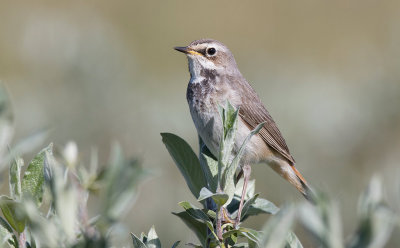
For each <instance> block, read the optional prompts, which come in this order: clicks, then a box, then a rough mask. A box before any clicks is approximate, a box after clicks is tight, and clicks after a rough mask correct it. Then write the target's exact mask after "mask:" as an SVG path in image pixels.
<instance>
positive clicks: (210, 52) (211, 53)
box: [207, 47, 217, 56]
mask: <svg viewBox="0 0 400 248" xmlns="http://www.w3.org/2000/svg"><path fill="white" fill-rule="evenodd" d="M216 52H217V50H215V48H214V47H210V48H208V49H207V54H208V55H210V56H213V55H214V54H215V53H216Z"/></svg>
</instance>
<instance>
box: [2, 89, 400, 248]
mask: <svg viewBox="0 0 400 248" xmlns="http://www.w3.org/2000/svg"><path fill="white" fill-rule="evenodd" d="M11 113H12V111H11V110H10V104H9V101H8V98H7V94H6V93H5V91H4V90H3V89H0V164H1V166H0V170H1V171H4V170H5V169H7V168H8V179H9V189H10V194H9V195H2V196H0V209H1V211H2V214H3V217H0V247H19V248H24V247H32V248H33V247H110V246H112V245H113V244H112V242H111V237H112V228H113V227H114V226H115V225H117V224H118V223H119V221H120V219H121V217H122V216H124V215H125V214H126V213H127V211H129V209H130V207H131V205H132V204H133V202H134V199H135V196H136V194H137V186H138V183H139V182H140V181H141V180H142V179H143V178H144V177H146V176H147V173H146V171H145V170H143V169H142V168H141V167H140V165H139V162H138V161H137V160H135V159H125V158H124V156H123V154H122V151H121V148H120V147H119V146H118V145H114V146H113V149H112V155H111V159H110V160H109V162H108V163H107V166H106V167H105V169H100V170H98V162H97V155H96V153H95V152H93V154H92V157H91V161H90V166H89V167H90V169H87V167H85V166H82V165H81V162H79V161H78V159H77V158H78V150H77V146H76V145H75V144H74V143H68V144H67V145H66V146H65V147H62V148H60V149H56V148H55V147H54V146H53V145H52V144H50V145H48V146H47V147H46V148H44V149H43V150H41V151H40V152H39V153H38V154H37V155H36V156H34V158H33V159H32V160H31V162H29V163H28V164H27V166H25V163H24V161H23V160H22V158H21V154H23V153H25V152H27V151H32V150H33V149H34V147H35V144H37V143H39V141H40V140H43V132H39V133H38V134H34V135H32V136H30V137H28V138H27V139H26V140H23V141H22V142H20V143H18V144H17V145H15V146H14V147H11V148H8V152H7V144H8V143H9V142H10V139H11V137H12V114H11ZM237 113H238V111H237V110H235V109H234V108H233V107H232V106H231V105H230V104H227V105H226V106H225V107H224V108H221V118H222V120H223V123H224V134H223V136H222V137H223V138H222V140H221V147H220V153H219V158H220V159H219V160H218V159H216V158H215V157H214V156H213V155H212V154H211V153H210V151H209V150H208V149H207V147H206V146H205V145H204V143H203V142H202V141H201V139H200V151H199V155H196V154H195V152H193V150H192V149H191V147H190V146H189V145H188V144H187V143H186V142H185V141H184V140H183V139H181V138H179V137H178V136H176V135H174V134H170V133H163V134H161V135H162V140H163V142H164V144H165V146H166V148H167V150H168V151H169V153H170V155H171V156H172V158H173V160H174V161H175V163H176V165H177V167H178V168H179V170H180V172H181V173H182V175H183V177H184V179H185V181H186V183H187V186H188V188H189V190H190V191H191V192H192V194H193V195H194V196H195V197H196V198H197V199H198V202H199V204H196V205H201V207H197V206H196V205H195V204H191V203H189V202H187V201H182V202H180V203H179V205H180V206H181V207H182V211H181V212H178V213H174V215H176V216H177V217H178V218H179V219H181V220H182V221H183V222H184V223H185V225H187V226H188V227H189V228H190V229H191V230H192V231H193V232H194V233H195V234H196V236H197V238H198V241H199V244H187V245H189V246H194V247H249V248H252V247H268V248H270V247H273V248H276V247H303V246H302V244H301V243H300V241H299V239H298V238H297V237H296V235H295V234H294V233H293V232H292V231H291V228H292V227H293V225H294V223H295V222H296V221H298V222H299V223H301V224H302V225H303V226H304V227H305V229H306V230H308V232H309V234H310V235H311V236H312V237H313V238H314V240H315V244H316V245H317V246H318V247H329V248H336V247H338V248H340V247H348V248H356V247H373V248H379V247H384V246H385V244H386V243H387V241H388V239H389V237H390V234H391V232H392V230H393V228H394V226H395V225H397V224H398V216H397V215H396V214H395V213H393V212H392V211H391V210H390V209H389V208H388V207H387V206H386V204H385V203H384V201H383V198H382V185H381V183H380V181H379V179H377V178H373V180H372V181H371V183H370V185H369V186H368V188H367V189H366V191H365V192H364V193H363V194H362V195H361V197H360V200H359V207H358V213H359V223H358V228H357V230H356V231H355V232H354V233H353V234H351V235H350V236H349V238H347V239H346V240H347V241H345V239H344V238H343V235H342V225H341V221H340V214H339V208H338V205H337V203H336V202H335V201H332V200H330V199H329V198H328V197H327V196H326V195H324V194H322V193H319V192H317V194H316V197H315V199H314V201H315V205H312V204H310V203H308V202H304V203H300V204H297V205H294V204H290V205H286V206H283V207H282V208H281V209H279V208H278V207H277V206H275V205H274V204H273V203H272V202H270V201H268V200H266V199H263V198H260V197H259V194H257V193H255V180H251V181H250V182H249V185H248V188H247V191H246V192H245V197H244V199H245V203H244V207H243V213H242V216H241V222H243V221H244V220H246V219H247V218H250V217H252V216H255V215H258V214H271V215H272V216H271V217H270V218H269V220H268V222H267V223H266V224H265V225H264V227H263V228H262V230H253V229H250V228H246V227H244V226H242V225H238V226H235V224H234V221H233V220H234V219H235V218H236V217H237V212H238V208H239V201H240V197H241V193H242V187H243V179H241V178H240V177H238V175H237V171H236V168H237V166H238V163H239V161H240V157H241V152H239V154H238V155H237V156H235V157H234V158H233V159H232V158H231V155H232V146H233V140H234V137H235V133H236V126H237ZM261 125H262V124H261ZM261 125H259V126H258V127H257V128H256V129H255V130H253V131H252V132H251V133H250V134H249V136H248V137H247V139H246V141H245V142H244V144H243V146H242V149H241V151H242V150H243V148H244V147H245V145H246V142H247V141H248V140H249V139H250V138H251V136H252V135H255V134H256V133H257V132H258V130H259V129H260V128H261ZM25 167H26V168H25ZM24 168H25V170H24ZM91 194H97V195H99V201H100V203H101V204H100V206H101V208H100V209H99V210H98V212H96V213H89V210H88V208H87V201H88V198H89V196H90V195H91ZM131 236H132V242H133V247H135V248H136V247H138V248H145V247H147V248H160V247H161V242H160V240H159V238H158V236H157V233H156V231H155V229H154V227H152V228H151V229H150V231H149V232H148V234H147V235H146V234H144V233H142V234H141V235H140V236H136V235H134V234H131ZM179 245H180V242H179V241H177V242H175V243H174V244H173V246H172V247H173V248H174V247H178V246H179Z"/></svg>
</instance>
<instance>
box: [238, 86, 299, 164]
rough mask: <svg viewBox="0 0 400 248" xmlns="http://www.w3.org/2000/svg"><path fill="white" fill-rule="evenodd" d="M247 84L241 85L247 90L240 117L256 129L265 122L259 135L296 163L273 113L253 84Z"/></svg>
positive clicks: (251, 127)
mask: <svg viewBox="0 0 400 248" xmlns="http://www.w3.org/2000/svg"><path fill="white" fill-rule="evenodd" d="M242 86H243V85H242ZM247 86H248V87H246V85H245V86H244V87H240V88H241V90H243V91H245V92H243V93H242V94H241V96H242V104H241V106H240V110H239V115H240V117H241V118H242V120H243V121H244V122H245V123H247V125H248V126H249V128H250V129H254V128H255V127H256V126H257V125H258V124H260V123H262V122H265V124H264V126H263V128H262V129H261V130H260V132H259V135H260V136H261V137H262V139H263V140H264V141H265V142H266V143H267V144H268V145H269V146H270V147H272V148H273V149H274V150H276V151H277V152H279V153H280V154H281V155H282V156H283V157H285V158H286V159H288V160H289V161H290V162H291V163H292V164H294V163H295V161H294V159H293V157H292V155H290V152H289V148H288V146H287V145H286V142H285V139H284V138H283V136H282V134H281V132H280V131H279V129H278V127H277V126H276V124H275V122H274V120H273V119H272V117H271V115H270V114H269V113H268V111H267V109H266V108H265V107H264V105H263V103H262V102H261V100H260V98H259V97H258V95H257V94H256V93H255V91H254V90H253V89H252V88H251V86H250V85H249V84H247Z"/></svg>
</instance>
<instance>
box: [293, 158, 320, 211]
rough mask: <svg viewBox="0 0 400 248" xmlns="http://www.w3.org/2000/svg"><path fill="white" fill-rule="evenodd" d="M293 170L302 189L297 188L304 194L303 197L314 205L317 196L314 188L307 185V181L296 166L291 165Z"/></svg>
mask: <svg viewBox="0 0 400 248" xmlns="http://www.w3.org/2000/svg"><path fill="white" fill-rule="evenodd" d="M290 167H291V168H292V170H293V172H294V173H295V174H296V177H297V179H298V180H299V181H300V185H301V187H297V186H296V185H295V186H296V188H297V189H298V190H299V191H300V192H301V193H302V194H303V196H304V197H305V198H306V199H307V200H308V201H310V202H312V203H314V200H315V194H314V191H313V190H312V188H311V187H310V186H309V184H308V183H307V181H306V179H304V177H303V175H301V173H300V172H299V171H298V170H297V169H296V167H295V166H294V165H290Z"/></svg>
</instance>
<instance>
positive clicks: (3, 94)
mask: <svg viewBox="0 0 400 248" xmlns="http://www.w3.org/2000/svg"><path fill="white" fill-rule="evenodd" d="M13 119H14V117H13V113H12V108H11V103H10V100H9V97H8V94H7V91H6V89H5V87H4V86H3V84H2V83H0V157H1V158H2V159H1V160H2V162H4V160H3V159H4V158H3V155H4V153H5V151H6V150H7V147H8V145H9V143H10V141H11V138H12V136H13V133H14V128H13ZM6 161H7V160H6ZM3 168H4V167H1V168H0V170H2V169H3Z"/></svg>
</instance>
